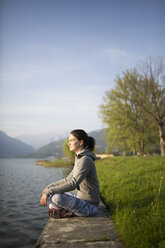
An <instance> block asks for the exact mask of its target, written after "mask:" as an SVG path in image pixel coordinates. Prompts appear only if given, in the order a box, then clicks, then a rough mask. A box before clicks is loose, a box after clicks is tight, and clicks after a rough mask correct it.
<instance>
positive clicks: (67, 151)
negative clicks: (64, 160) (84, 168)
mask: <svg viewBox="0 0 165 248" xmlns="http://www.w3.org/2000/svg"><path fill="white" fill-rule="evenodd" d="M63 153H64V154H65V155H66V156H67V157H68V159H69V160H70V163H71V164H74V152H71V151H70V149H69V146H68V138H66V139H65V142H64V144H63Z"/></svg>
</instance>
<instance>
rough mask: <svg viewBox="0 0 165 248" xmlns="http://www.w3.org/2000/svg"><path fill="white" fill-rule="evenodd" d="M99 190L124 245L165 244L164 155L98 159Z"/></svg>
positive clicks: (158, 246)
mask: <svg viewBox="0 0 165 248" xmlns="http://www.w3.org/2000/svg"><path fill="white" fill-rule="evenodd" d="M96 168H97V173H98V178H99V183H100V192H101V196H102V199H103V201H104V202H105V204H106V205H107V207H108V209H109V211H110V215H111V217H112V220H113V221H114V222H115V225H116V228H117V230H118V233H119V236H120V239H121V241H122V242H123V244H125V246H126V247H130V248H164V247H165V157H159V156H156V157H115V158H109V159H103V160H99V161H97V162H96Z"/></svg>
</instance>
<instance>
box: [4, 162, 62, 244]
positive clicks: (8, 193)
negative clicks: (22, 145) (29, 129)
mask: <svg viewBox="0 0 165 248" xmlns="http://www.w3.org/2000/svg"><path fill="white" fill-rule="evenodd" d="M34 161H35V160H33V159H0V247H1V248H10V247H13V248H15V247H17V248H18V247H26V248H30V247H34V245H35V243H36V241H37V239H38V238H39V235H40V234H41V232H42V230H43V228H44V226H45V224H46V222H47V220H48V218H49V217H48V214H47V207H42V206H41V205H40V197H41V192H42V190H43V189H44V188H45V187H46V186H47V185H48V184H49V183H51V182H53V181H56V180H59V179H61V178H63V177H64V176H65V175H66V174H67V169H62V168H45V167H42V166H36V165H34Z"/></svg>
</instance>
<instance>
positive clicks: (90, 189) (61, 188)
mask: <svg viewBox="0 0 165 248" xmlns="http://www.w3.org/2000/svg"><path fill="white" fill-rule="evenodd" d="M95 159H96V156H95V154H94V153H93V152H91V151H89V150H87V149H84V150H83V151H82V152H81V153H79V154H78V155H75V164H74V167H73V170H72V171H71V173H70V174H69V175H68V176H67V177H66V178H64V179H62V180H60V181H57V182H54V183H51V184H49V185H48V186H47V187H48V190H47V191H46V192H45V194H46V195H47V196H49V195H52V194H57V193H64V192H69V191H73V190H76V189H77V192H76V195H77V196H78V198H80V199H83V200H86V201H88V202H89V203H91V204H94V205H99V202H100V193H99V183H98V178H97V174H96V168H95V164H94V160H95Z"/></svg>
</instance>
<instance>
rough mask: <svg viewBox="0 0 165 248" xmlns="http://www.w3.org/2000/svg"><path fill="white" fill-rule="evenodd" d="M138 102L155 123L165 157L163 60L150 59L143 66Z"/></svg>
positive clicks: (164, 78) (164, 81)
mask: <svg viewBox="0 0 165 248" xmlns="http://www.w3.org/2000/svg"><path fill="white" fill-rule="evenodd" d="M136 99H137V101H138V103H139V105H140V106H141V107H142V108H143V109H144V110H145V112H146V113H148V115H149V116H150V117H151V118H152V119H153V120H154V121H155V124H156V126H157V129H158V133H159V138H160V150H161V155H162V156H165V69H164V64H163V60H162V58H158V59H153V58H151V57H150V58H148V59H147V60H146V61H145V62H143V64H142V84H141V89H140V92H138V96H137V98H136Z"/></svg>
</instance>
